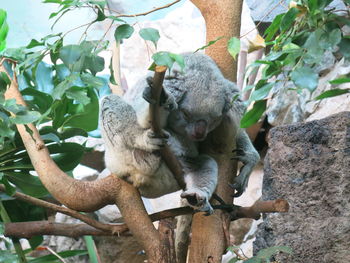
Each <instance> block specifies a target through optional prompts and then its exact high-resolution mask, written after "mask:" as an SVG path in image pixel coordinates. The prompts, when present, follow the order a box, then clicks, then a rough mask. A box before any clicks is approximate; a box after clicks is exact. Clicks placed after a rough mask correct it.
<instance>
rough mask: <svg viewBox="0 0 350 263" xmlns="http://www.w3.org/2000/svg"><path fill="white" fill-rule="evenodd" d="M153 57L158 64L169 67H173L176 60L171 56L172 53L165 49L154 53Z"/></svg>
mask: <svg viewBox="0 0 350 263" xmlns="http://www.w3.org/2000/svg"><path fill="white" fill-rule="evenodd" d="M152 59H153V60H154V62H155V63H156V64H157V65H158V66H167V67H168V68H169V69H170V68H172V66H173V64H174V60H173V59H172V57H171V56H170V53H169V52H165V51H160V52H157V53H154V54H153V56H152Z"/></svg>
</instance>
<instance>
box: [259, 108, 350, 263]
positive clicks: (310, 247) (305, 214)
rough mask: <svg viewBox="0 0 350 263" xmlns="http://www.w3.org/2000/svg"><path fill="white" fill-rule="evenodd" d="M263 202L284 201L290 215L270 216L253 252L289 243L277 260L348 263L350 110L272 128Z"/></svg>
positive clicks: (262, 227)
mask: <svg viewBox="0 0 350 263" xmlns="http://www.w3.org/2000/svg"><path fill="white" fill-rule="evenodd" d="M269 145H270V149H269V151H268V154H267V158H266V159H265V178H264V187H263V189H264V190H263V198H264V199H266V198H268V199H271V198H275V197H277V196H278V197H280V198H285V199H286V200H288V201H289V203H290V204H291V207H290V212H289V213H288V214H268V215H267V216H266V219H265V222H264V223H263V224H262V225H260V227H259V232H258V236H257V240H256V241H255V251H258V250H260V249H261V248H264V247H270V246H274V245H286V246H289V247H291V248H292V249H293V251H294V252H293V254H292V255H289V256H287V255H285V254H283V255H282V254H281V255H278V256H277V257H276V260H278V261H279V262H294V263H304V262H308V263H329V262H332V263H348V262H350V250H349V247H350V220H349V218H350V201H349V200H350V112H342V113H339V114H336V115H332V116H330V117H327V118H325V119H321V120H316V121H311V122H308V123H300V124H294V125H288V126H281V127H278V128H274V129H272V130H271V133H270V141H269Z"/></svg>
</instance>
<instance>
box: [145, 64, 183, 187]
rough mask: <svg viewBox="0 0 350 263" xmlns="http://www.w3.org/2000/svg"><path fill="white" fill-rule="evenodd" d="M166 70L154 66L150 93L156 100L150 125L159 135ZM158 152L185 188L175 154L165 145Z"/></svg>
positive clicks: (181, 171)
mask: <svg viewBox="0 0 350 263" xmlns="http://www.w3.org/2000/svg"><path fill="white" fill-rule="evenodd" d="M166 71H167V67H165V66H156V69H155V73H154V77H153V85H152V94H151V95H152V97H151V98H152V100H153V101H156V103H155V104H151V105H150V115H151V123H152V124H151V125H152V130H153V131H154V132H155V134H158V135H159V136H164V134H163V132H162V129H161V127H160V108H159V101H160V95H161V93H162V89H163V81H164V76H165V72H166ZM160 153H161V156H162V158H163V160H164V162H165V163H166V165H167V166H168V168H169V170H170V171H171V172H172V173H173V175H174V177H175V179H176V181H177V183H178V184H179V186H180V188H181V189H183V190H185V188H186V184H185V181H184V179H183V170H182V167H181V164H180V162H179V161H178V159H177V158H176V156H175V155H174V154H173V153H172V152H171V150H170V148H169V146H167V145H166V146H165V147H164V148H163V149H161V151H160Z"/></svg>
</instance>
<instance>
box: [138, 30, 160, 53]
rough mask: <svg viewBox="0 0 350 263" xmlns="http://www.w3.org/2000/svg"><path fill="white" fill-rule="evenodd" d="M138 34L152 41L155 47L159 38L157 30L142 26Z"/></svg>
mask: <svg viewBox="0 0 350 263" xmlns="http://www.w3.org/2000/svg"><path fill="white" fill-rule="evenodd" d="M139 34H140V36H141V37H142V38H143V39H144V40H149V41H152V43H153V44H154V46H155V47H156V48H157V42H158V40H159V38H160V35H159V31H158V30H157V29H155V28H142V29H141V30H140V32H139Z"/></svg>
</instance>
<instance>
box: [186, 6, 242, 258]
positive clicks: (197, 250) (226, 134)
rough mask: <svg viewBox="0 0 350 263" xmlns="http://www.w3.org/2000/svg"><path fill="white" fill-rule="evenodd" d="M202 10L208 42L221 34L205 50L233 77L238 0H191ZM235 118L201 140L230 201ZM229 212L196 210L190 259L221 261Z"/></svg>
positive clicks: (224, 196)
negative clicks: (230, 45) (230, 47)
mask: <svg viewBox="0 0 350 263" xmlns="http://www.w3.org/2000/svg"><path fill="white" fill-rule="evenodd" d="M192 2H193V3H194V4H195V5H196V6H197V7H198V8H199V10H200V11H201V13H202V15H203V17H204V19H205V22H206V29H207V42H208V41H210V40H214V39H216V38H217V37H220V36H224V37H225V40H220V41H218V42H217V43H216V44H214V45H212V46H210V47H209V48H207V49H206V54H208V55H209V56H210V57H212V58H213V59H214V61H215V62H216V63H217V65H218V66H219V68H220V70H221V71H222V73H223V75H224V76H225V77H226V78H227V79H230V80H232V81H236V78H237V77H236V74H237V62H236V61H234V60H233V59H232V57H231V56H230V54H229V53H228V51H227V41H228V39H229V38H231V37H233V36H236V37H238V36H239V33H240V23H241V10H242V3H243V2H242V1H241V0H223V1H215V0H206V1H204V0H192ZM236 121H237V120H232V119H230V118H227V119H225V120H223V122H222V124H221V125H220V126H219V127H218V128H217V129H216V130H215V131H214V132H212V134H211V136H209V138H207V140H206V141H205V142H204V144H203V147H204V149H206V151H207V152H208V153H209V154H210V155H211V156H213V157H214V158H215V160H216V161H217V163H218V166H219V180H218V186H217V190H216V193H217V194H218V195H219V196H220V197H221V198H222V199H223V200H224V201H225V202H226V203H232V202H233V200H232V196H231V195H232V194H233V192H232V189H230V187H229V186H228V183H229V182H232V180H233V177H234V176H235V175H236V170H237V168H236V163H235V162H233V161H232V160H231V159H230V158H231V151H232V150H233V149H234V148H235V142H234V141H235V140H234V138H235V135H236V134H235V133H236V131H234V130H233V128H232V127H237V126H235V125H238V124H237V123H236ZM229 223H230V219H229V214H228V213H226V212H223V211H215V213H214V215H212V216H208V217H205V216H203V214H199V213H198V214H196V215H195V216H194V217H193V223H192V240H191V246H190V253H189V262H191V263H192V262H193V263H196V262H201V263H202V262H221V257H222V254H223V252H224V251H225V249H226V248H227V246H228V244H227V240H228V236H227V231H226V230H227V229H229Z"/></svg>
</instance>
